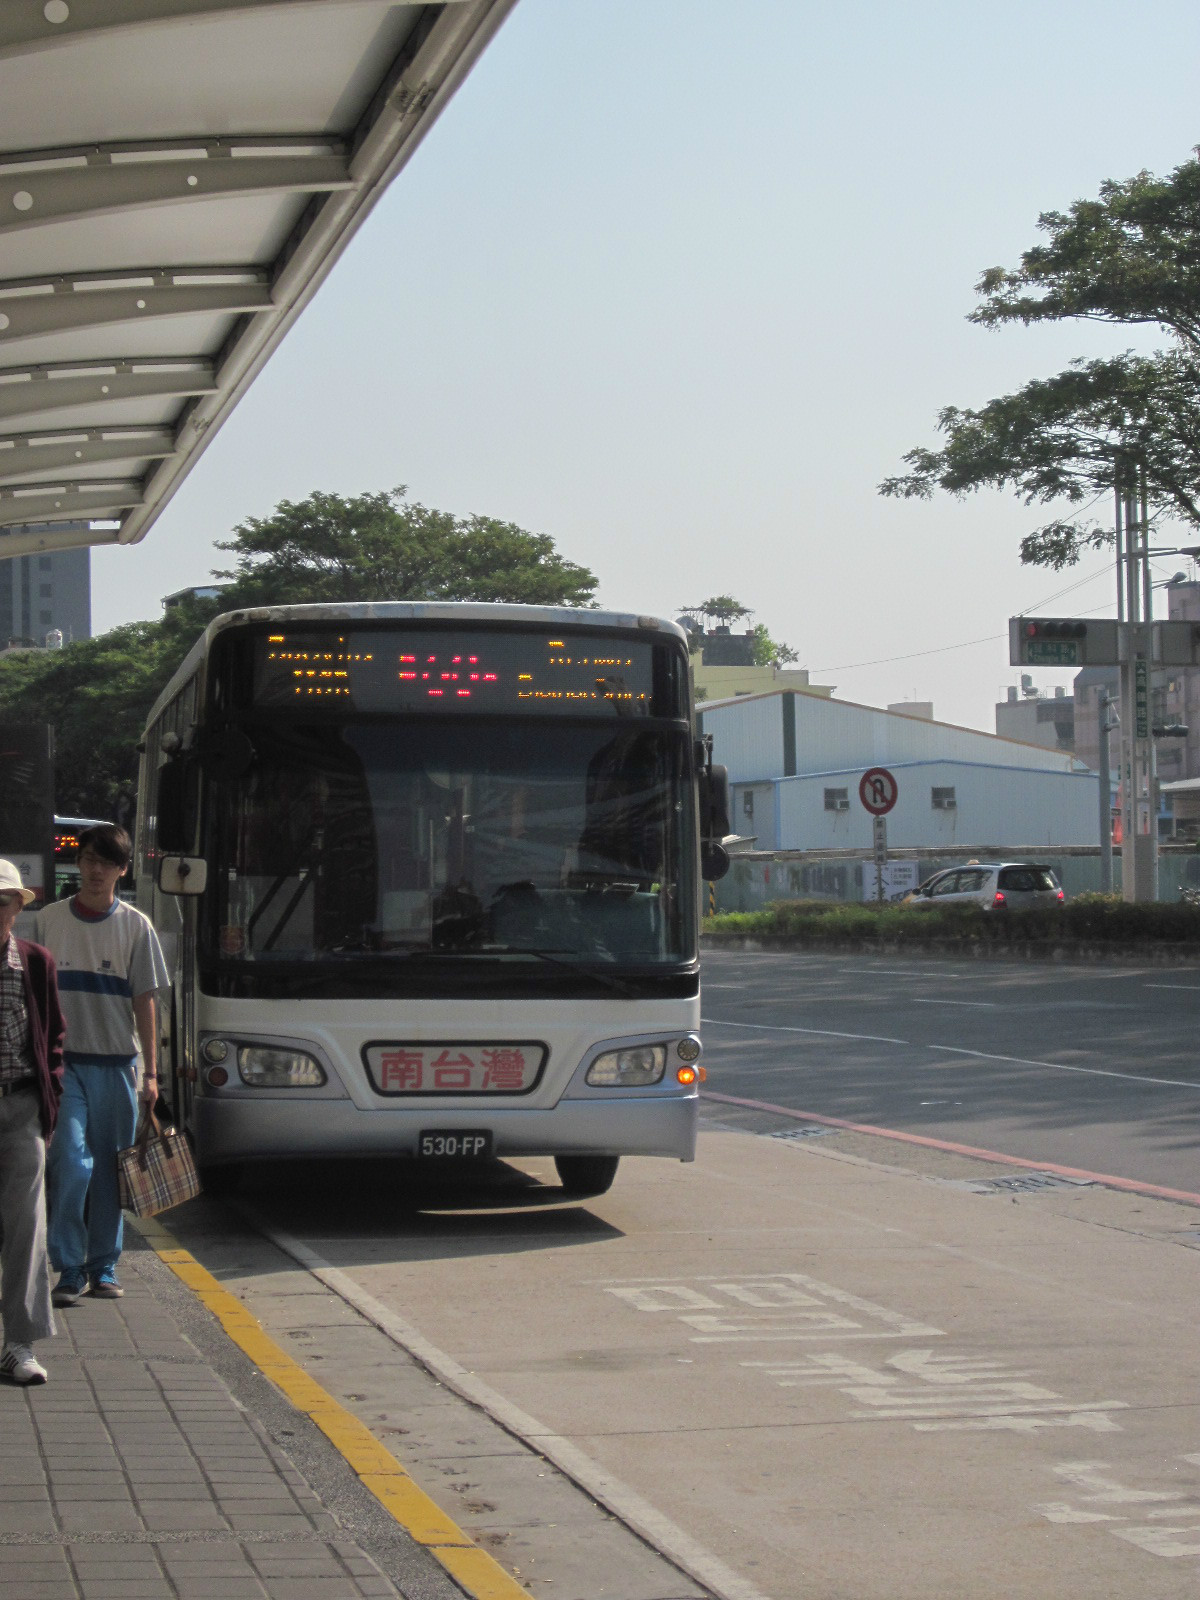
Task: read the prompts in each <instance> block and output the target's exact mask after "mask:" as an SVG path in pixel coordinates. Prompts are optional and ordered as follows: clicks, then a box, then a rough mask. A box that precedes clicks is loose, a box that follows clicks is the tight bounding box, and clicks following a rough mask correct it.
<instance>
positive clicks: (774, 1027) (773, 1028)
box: [700, 1017, 1200, 1089]
mask: <svg viewBox="0 0 1200 1600" xmlns="http://www.w3.org/2000/svg"><path fill="white" fill-rule="evenodd" d="M700 1025H701V1027H704V1028H753V1030H754V1031H755V1032H756V1033H807V1034H815V1035H816V1036H818V1037H819V1038H822V1039H859V1040H863V1041H865V1042H867V1043H868V1044H903V1045H908V1046H909V1047H910V1048H911V1049H914V1050H940V1051H942V1052H943V1053H944V1054H946V1055H952V1056H973V1057H975V1058H976V1059H977V1060H979V1061H1007V1062H1010V1063H1011V1064H1012V1065H1013V1066H1016V1067H1045V1068H1046V1069H1047V1070H1048V1071H1050V1072H1081V1073H1083V1074H1084V1075H1085V1076H1088V1077H1092V1078H1123V1079H1124V1080H1125V1081H1126V1082H1128V1083H1145V1084H1152V1085H1158V1086H1159V1087H1162V1088H1166V1089H1200V1083H1193V1082H1192V1081H1191V1079H1190V1078H1151V1077H1147V1076H1143V1075H1142V1074H1140V1073H1137V1072H1111V1071H1109V1070H1108V1069H1107V1068H1105V1067H1072V1066H1068V1065H1067V1064H1066V1063H1065V1062H1063V1061H1031V1060H1030V1059H1029V1057H1028V1056H1001V1055H995V1054H994V1053H993V1052H992V1051H990V1050H964V1049H962V1048H961V1046H959V1045H956V1044H919V1043H918V1042H917V1041H916V1040H913V1039H888V1038H885V1037H884V1036H883V1035H882V1034H878V1033H836V1032H834V1030H833V1029H832V1028H788V1027H785V1026H784V1025H783V1024H782V1023H769V1022H723V1021H719V1020H718V1019H717V1018H716V1017H701V1018H700Z"/></svg>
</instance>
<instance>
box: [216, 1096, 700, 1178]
mask: <svg viewBox="0 0 1200 1600" xmlns="http://www.w3.org/2000/svg"><path fill="white" fill-rule="evenodd" d="M699 1103H700V1102H699V1096H698V1095H696V1094H690V1095H671V1096H670V1097H667V1096H660V1095H653V1096H651V1095H640V1096H635V1095H628V1096H613V1097H611V1098H609V1097H607V1096H606V1097H604V1098H603V1099H601V1098H600V1097H598V1096H597V1097H595V1098H590V1097H589V1098H588V1099H578V1100H571V1099H563V1100H560V1101H559V1103H558V1105H557V1106H556V1107H554V1109H553V1110H546V1109H545V1108H543V1109H540V1110H525V1109H523V1108H516V1107H514V1108H512V1109H509V1108H508V1107H496V1106H492V1107H488V1108H484V1107H480V1108H479V1109H478V1110H474V1109H472V1110H466V1111H464V1110H462V1109H455V1110H454V1111H449V1110H440V1109H438V1108H437V1107H436V1106H435V1107H430V1108H429V1109H428V1110H425V1111H417V1110H416V1109H414V1108H411V1107H406V1108H405V1109H404V1110H403V1111H396V1112H392V1111H384V1110H372V1111H370V1112H364V1111H360V1110H359V1109H358V1107H357V1106H356V1105H355V1104H354V1103H353V1101H351V1100H329V1099H293V1098H290V1097H286V1098H285V1097H284V1096H281V1095H273V1096H270V1097H265V1096H264V1097H263V1098H262V1099H261V1100H260V1099H258V1098H257V1097H255V1098H254V1099H253V1100H251V1099H250V1098H249V1097H247V1096H245V1095H239V1096H238V1097H237V1099H236V1101H233V1100H225V1101H222V1100H220V1099H217V1098H216V1097H212V1098H209V1097H207V1096H201V1097H199V1098H198V1099H197V1100H196V1101H195V1103H194V1105H193V1108H192V1132H193V1135H194V1137H195V1141H196V1155H197V1159H198V1160H199V1162H200V1163H201V1164H202V1165H221V1164H223V1163H225V1162H231V1161H256V1160H262V1161H271V1160H282V1159H284V1158H288V1157H295V1158H298V1159H305V1158H310V1157H314V1156H317V1157H319V1156H341V1157H345V1156H414V1157H415V1156H416V1155H417V1141H418V1139H419V1136H420V1135H421V1134H422V1133H424V1132H427V1131H431V1130H436V1131H437V1132H439V1133H440V1132H457V1131H465V1132H477V1131H480V1130H485V1131H489V1132H490V1133H491V1135H492V1147H493V1153H494V1154H495V1155H496V1156H499V1157H501V1158H503V1157H505V1156H555V1155H615V1156H667V1157H673V1158H674V1159H675V1160H677V1161H692V1160H694V1159H695V1155H696V1124H697V1118H698V1113H699Z"/></svg>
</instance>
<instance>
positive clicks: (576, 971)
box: [486, 944, 635, 995]
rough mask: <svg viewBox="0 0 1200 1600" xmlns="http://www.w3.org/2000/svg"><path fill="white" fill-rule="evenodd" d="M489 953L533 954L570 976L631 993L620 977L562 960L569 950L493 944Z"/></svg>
mask: <svg viewBox="0 0 1200 1600" xmlns="http://www.w3.org/2000/svg"><path fill="white" fill-rule="evenodd" d="M486 953H487V954H491V955H504V956H535V957H536V958H537V959H538V960H539V961H544V962H546V963H547V965H548V966H551V967H561V969H562V970H563V971H564V972H569V973H570V974H571V975H572V977H576V978H592V979H594V980H595V982H596V983H598V984H600V985H602V987H603V988H605V989H612V990H613V991H614V993H616V994H623V995H633V994H634V993H635V991H634V989H633V988H632V986H631V985H630V984H628V983H625V982H623V981H622V980H621V979H620V978H614V977H613V976H612V975H611V973H607V972H598V971H597V970H596V968H595V967H583V966H580V965H579V964H578V963H577V962H574V961H564V960H563V959H562V957H563V956H569V955H573V954H574V952H573V951H571V950H541V949H538V948H537V947H535V946H531V945H524V944H522V945H499V946H496V945H493V946H492V947H491V949H490V951H488V952H486Z"/></svg>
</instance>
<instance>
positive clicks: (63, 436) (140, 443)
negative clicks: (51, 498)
mask: <svg viewBox="0 0 1200 1600" xmlns="http://www.w3.org/2000/svg"><path fill="white" fill-rule="evenodd" d="M174 449H175V436H174V434H173V433H172V432H171V430H170V429H169V428H81V429H76V430H73V431H71V432H68V433H10V434H7V435H5V434H0V484H14V485H16V484H21V485H24V484H34V483H36V482H37V481H38V479H39V477H41V476H42V475H44V474H45V473H47V472H62V471H63V470H64V469H65V468H67V467H90V466H95V465H97V464H99V463H101V462H105V461H161V460H163V458H164V457H166V456H169V455H170V454H171V452H172V451H173V450H174Z"/></svg>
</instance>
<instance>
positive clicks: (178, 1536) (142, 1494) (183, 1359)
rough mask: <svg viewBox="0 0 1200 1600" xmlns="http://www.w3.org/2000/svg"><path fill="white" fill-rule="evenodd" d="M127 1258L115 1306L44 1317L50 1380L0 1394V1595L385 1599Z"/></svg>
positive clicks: (353, 1549) (354, 1547) (339, 1528)
mask: <svg viewBox="0 0 1200 1600" xmlns="http://www.w3.org/2000/svg"><path fill="white" fill-rule="evenodd" d="M127 1259H128V1261H129V1268H130V1270H129V1271H128V1273H123V1275H122V1276H123V1281H124V1282H125V1285H126V1290H127V1293H126V1297H125V1299H124V1300H123V1301H121V1303H120V1305H119V1307H114V1306H111V1305H106V1304H105V1303H103V1302H99V1303H92V1302H90V1301H89V1300H88V1299H87V1298H86V1297H85V1299H84V1300H82V1301H81V1302H80V1303H79V1305H78V1306H75V1307H72V1308H70V1312H69V1314H64V1315H63V1316H62V1317H61V1318H60V1319H59V1327H60V1334H59V1337H58V1338H57V1339H55V1340H54V1341H48V1342H47V1350H46V1352H45V1354H46V1356H47V1357H48V1359H47V1366H48V1367H49V1368H50V1372H51V1379H50V1383H49V1384H48V1385H46V1387H45V1388H44V1389H43V1388H38V1389H37V1390H28V1391H15V1390H14V1391H4V1390H0V1439H2V1440H3V1449H2V1454H0V1595H3V1596H4V1597H5V1600H7V1597H8V1596H9V1595H12V1597H13V1600H159V1597H160V1596H161V1597H162V1600H366V1597H371V1600H374V1597H376V1596H379V1597H384V1596H392V1597H397V1596H399V1595H400V1590H399V1589H398V1588H397V1587H396V1586H395V1585H394V1584H393V1583H392V1582H391V1580H390V1579H389V1578H388V1576H387V1575H386V1574H385V1573H384V1572H383V1571H382V1570H381V1568H380V1567H379V1566H378V1565H377V1564H376V1563H375V1562H374V1561H373V1560H372V1559H371V1558H370V1557H369V1556H368V1555H367V1554H366V1552H365V1551H364V1550H363V1549H362V1548H361V1547H360V1546H359V1545H358V1544H356V1543H355V1542H354V1541H353V1539H351V1538H348V1537H347V1530H346V1528H345V1527H344V1526H343V1524H342V1523H340V1522H339V1521H338V1519H337V1518H336V1517H335V1516H334V1515H333V1514H332V1513H331V1512H330V1511H328V1510H327V1509H326V1508H325V1506H324V1505H323V1504H322V1501H321V1499H320V1497H319V1496H318V1495H317V1494H315V1493H314V1491H313V1489H312V1488H311V1486H310V1485H309V1483H308V1481H307V1480H306V1478H305V1477H304V1475H303V1474H302V1472H301V1471H300V1470H299V1468H298V1467H297V1466H296V1464H295V1463H294V1462H293V1461H292V1460H291V1459H290V1458H289V1457H288V1456H287V1455H286V1454H285V1453H284V1451H283V1449H282V1448H281V1447H280V1445H279V1444H278V1443H277V1442H276V1440H275V1439H274V1438H272V1437H271V1435H270V1434H269V1433H267V1431H266V1430H265V1428H264V1427H263V1426H262V1424H261V1423H260V1422H258V1421H257V1419H256V1418H255V1417H254V1416H253V1415H252V1414H251V1413H249V1412H245V1411H243V1410H242V1408H241V1407H240V1406H239V1405H238V1404H237V1403H236V1402H235V1401H234V1399H233V1397H232V1395H231V1394H230V1392H229V1390H228V1389H227V1387H226V1386H225V1384H224V1383H223V1382H222V1380H221V1378H220V1377H219V1376H218V1374H217V1373H216V1371H215V1370H213V1369H212V1368H211V1367H210V1366H209V1365H208V1364H207V1361H206V1360H205V1358H204V1357H203V1356H202V1354H201V1352H200V1350H199V1349H198V1348H197V1347H196V1346H195V1345H194V1344H192V1343H191V1342H190V1341H189V1340H188V1339H187V1338H186V1337H185V1336H184V1334H183V1333H182V1331H181V1328H180V1327H179V1326H177V1325H176V1322H175V1321H174V1319H173V1318H172V1317H171V1316H169V1315H167V1314H166V1312H165V1310H164V1308H163V1302H161V1301H159V1300H156V1299H155V1298H154V1296H153V1294H152V1292H151V1288H150V1280H151V1278H152V1276H153V1273H154V1272H155V1271H159V1270H163V1269H160V1268H159V1267H158V1263H157V1262H156V1261H154V1260H153V1258H151V1257H149V1256H146V1257H145V1258H144V1260H143V1261H142V1263H141V1264H140V1265H139V1261H138V1257H137V1254H136V1253H135V1252H133V1251H131V1253H130V1257H129V1258H127ZM299 1426H300V1425H299V1424H298V1428H299ZM304 1426H305V1427H306V1426H307V1424H304Z"/></svg>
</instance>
